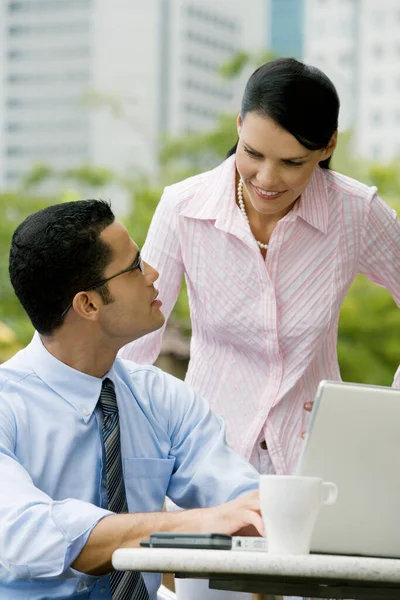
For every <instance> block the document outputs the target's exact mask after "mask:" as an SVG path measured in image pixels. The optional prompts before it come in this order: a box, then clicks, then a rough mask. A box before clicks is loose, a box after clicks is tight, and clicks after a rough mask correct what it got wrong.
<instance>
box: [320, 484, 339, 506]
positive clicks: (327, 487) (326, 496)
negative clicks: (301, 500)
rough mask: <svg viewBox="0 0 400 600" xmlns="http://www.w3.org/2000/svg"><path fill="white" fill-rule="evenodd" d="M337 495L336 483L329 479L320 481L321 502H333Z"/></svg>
mask: <svg viewBox="0 0 400 600" xmlns="http://www.w3.org/2000/svg"><path fill="white" fill-rule="evenodd" d="M337 497H338V489H337V485H336V483H332V482H331V481H323V482H322V504H326V505H328V504H335V502H336V500H337Z"/></svg>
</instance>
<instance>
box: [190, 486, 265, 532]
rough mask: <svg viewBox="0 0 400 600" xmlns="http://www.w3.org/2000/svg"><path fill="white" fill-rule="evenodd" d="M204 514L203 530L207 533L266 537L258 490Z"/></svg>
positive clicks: (204, 511) (207, 510) (205, 510)
mask: <svg viewBox="0 0 400 600" xmlns="http://www.w3.org/2000/svg"><path fill="white" fill-rule="evenodd" d="M202 513H203V514H202V518H203V525H202V528H203V530H204V531H205V532H209V531H212V532H215V533H226V534H228V535H234V534H238V533H239V532H240V534H241V535H244V534H245V533H246V534H247V535H257V534H258V535H264V523H263V520H262V517H261V512H260V498H259V493H258V490H255V491H254V492H250V493H249V494H245V495H244V496H241V497H240V498H236V500H231V502H227V503H226V504H221V505H220V506H215V507H213V508H206V509H203V510H202Z"/></svg>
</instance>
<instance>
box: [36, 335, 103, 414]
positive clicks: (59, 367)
mask: <svg viewBox="0 0 400 600" xmlns="http://www.w3.org/2000/svg"><path fill="white" fill-rule="evenodd" d="M25 352H26V357H27V359H28V361H29V364H30V366H31V367H32V369H33V370H34V372H35V373H36V375H37V376H38V377H39V378H40V379H41V380H42V381H43V382H44V383H45V384H46V385H48V386H49V387H50V388H51V389H52V390H53V391H54V392H55V393H56V394H58V395H59V396H61V398H63V399H64V400H66V401H67V402H68V403H69V404H71V405H72V406H73V407H74V408H75V409H76V410H77V411H78V412H79V413H80V415H81V416H82V419H83V420H84V421H85V422H87V421H88V420H89V419H90V417H91V416H92V413H93V411H94V409H95V407H96V404H97V402H98V399H99V396H100V392H101V385H102V382H103V379H105V377H109V378H110V379H111V380H112V381H113V383H114V385H115V373H114V365H113V367H112V368H111V369H110V371H109V372H108V373H107V374H106V375H104V377H103V378H99V377H92V376H91V375H87V374H86V373H82V372H81V371H77V370H76V369H73V368H72V367H69V366H68V365H66V364H65V363H63V362H61V361H60V360H58V359H57V358H56V357H55V356H53V355H52V354H50V352H49V351H48V350H47V349H46V348H45V347H44V345H43V342H42V340H41V339H40V336H39V334H38V333H37V332H36V333H35V335H34V336H33V339H32V341H31V343H30V344H29V345H28V346H27V347H26V349H25Z"/></svg>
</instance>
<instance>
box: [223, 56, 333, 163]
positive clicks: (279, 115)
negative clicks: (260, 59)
mask: <svg viewBox="0 0 400 600" xmlns="http://www.w3.org/2000/svg"><path fill="white" fill-rule="evenodd" d="M339 106H340V102H339V96H338V94H337V91H336V88H335V86H334V85H333V83H332V81H331V80H330V79H329V77H327V76H326V75H325V74H324V73H323V72H322V71H320V70H319V69H317V68H316V67H310V66H308V65H305V64H303V63H301V62H299V61H298V60H295V59H294V58H278V59H276V60H273V61H271V62H268V63H266V64H265V65H262V66H261V67H259V68H258V69H257V70H256V71H254V73H253V74H252V75H251V77H250V79H249V80H248V82H247V85H246V88H245V91H244V94H243V100H242V107H241V111H240V115H241V117H242V119H244V118H245V116H246V114H247V113H248V112H254V113H257V114H258V115H260V116H262V117H270V118H271V119H273V120H274V121H275V123H277V124H278V125H280V126H281V127H282V128H283V129H285V130H286V131H288V132H289V133H291V134H292V135H293V136H294V137H295V138H296V140H297V141H298V142H300V144H302V145H303V146H304V147H305V148H307V149H308V150H320V149H322V148H326V146H327V145H328V143H329V141H330V139H331V137H332V135H333V133H334V132H335V131H336V129H337V127H338V117H339ZM236 148H237V143H236V144H235V146H234V147H233V148H231V150H230V151H229V152H228V154H227V156H231V155H232V154H234V153H235V152H236ZM329 162H330V158H328V159H326V160H323V161H321V162H320V163H319V165H320V167H323V168H324V169H329Z"/></svg>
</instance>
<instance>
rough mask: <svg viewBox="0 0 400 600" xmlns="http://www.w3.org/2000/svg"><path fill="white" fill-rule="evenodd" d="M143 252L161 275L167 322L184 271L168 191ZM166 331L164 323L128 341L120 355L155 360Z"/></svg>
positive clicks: (172, 201) (157, 284)
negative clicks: (144, 334)
mask: <svg viewBox="0 0 400 600" xmlns="http://www.w3.org/2000/svg"><path fill="white" fill-rule="evenodd" d="M141 254H142V256H143V259H144V260H145V261H146V262H147V263H149V264H150V265H151V266H152V267H154V268H155V269H157V271H158V272H159V274H160V276H159V278H158V279H157V281H156V282H155V287H156V289H158V290H159V291H160V294H159V299H160V300H161V301H162V308H161V311H162V313H163V314H164V315H165V324H166V323H167V320H168V318H169V316H170V314H171V311H172V309H173V308H174V305H175V302H176V300H177V298H178V295H179V290H180V288H181V283H182V275H183V272H184V268H183V262H182V255H181V246H180V239H179V231H178V215H177V212H176V203H175V198H174V196H172V195H171V193H170V192H168V191H167V192H164V194H163V195H162V197H161V200H160V202H159V204H158V206H157V209H156V211H155V213H154V216H153V219H152V222H151V225H150V229H149V232H148V235H147V239H146V242H145V244H144V246H143V249H142V252H141ZM164 330H165V325H164V326H163V327H162V328H161V329H159V330H158V331H155V332H154V333H150V334H149V335H146V336H144V337H142V338H140V339H139V340H135V341H134V342H131V343H130V344H127V345H126V346H125V347H124V348H122V350H121V351H120V353H119V356H120V357H121V358H127V359H129V360H132V361H133V362H137V363H140V364H150V363H153V362H154V361H155V360H156V358H157V356H158V355H159V353H160V349H161V344H162V337H163V334H164Z"/></svg>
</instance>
